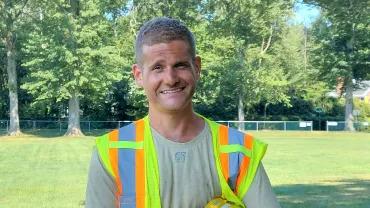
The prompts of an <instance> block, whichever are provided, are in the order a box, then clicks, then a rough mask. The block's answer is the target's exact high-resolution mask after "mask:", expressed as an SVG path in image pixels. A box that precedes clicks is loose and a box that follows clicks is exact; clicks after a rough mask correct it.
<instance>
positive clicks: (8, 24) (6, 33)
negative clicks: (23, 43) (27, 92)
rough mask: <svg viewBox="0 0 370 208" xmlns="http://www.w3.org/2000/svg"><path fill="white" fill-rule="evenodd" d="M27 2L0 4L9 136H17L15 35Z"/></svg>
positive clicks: (0, 28)
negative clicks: (7, 93) (6, 78)
mask: <svg viewBox="0 0 370 208" xmlns="http://www.w3.org/2000/svg"><path fill="white" fill-rule="evenodd" d="M27 3H28V0H18V1H12V0H5V1H2V2H0V18H1V19H0V38H1V40H2V42H3V44H4V45H5V51H6V54H7V64H6V66H7V67H6V69H7V74H8V89H9V118H10V126H9V132H8V134H9V135H19V134H20V133H21V132H20V128H19V113H18V83H17V71H16V57H17V47H16V44H17V35H18V33H19V32H20V31H19V28H20V26H21V25H22V24H24V20H25V15H24V9H25V8H26V5H27Z"/></svg>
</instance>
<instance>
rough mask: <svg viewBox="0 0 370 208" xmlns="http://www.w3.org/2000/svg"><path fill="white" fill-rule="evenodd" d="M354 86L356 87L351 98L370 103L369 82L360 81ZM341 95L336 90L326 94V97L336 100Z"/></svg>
mask: <svg viewBox="0 0 370 208" xmlns="http://www.w3.org/2000/svg"><path fill="white" fill-rule="evenodd" d="M356 86H358V87H357V88H355V90H354V91H353V97H354V98H358V99H359V100H362V101H364V102H366V103H370V80H367V81H362V82H360V83H358V84H357V85H356ZM337 88H338V87H337ZM341 94H342V93H341V92H340V90H338V89H337V90H336V91H330V92H328V93H327V94H326V95H327V96H328V97H333V98H338V97H341Z"/></svg>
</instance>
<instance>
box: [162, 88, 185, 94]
mask: <svg viewBox="0 0 370 208" xmlns="http://www.w3.org/2000/svg"><path fill="white" fill-rule="evenodd" d="M182 89H183V88H176V89H170V90H163V91H162V93H163V94H170V93H176V92H180V91H181V90H182Z"/></svg>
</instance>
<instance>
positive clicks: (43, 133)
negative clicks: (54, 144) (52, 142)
mask: <svg viewBox="0 0 370 208" xmlns="http://www.w3.org/2000/svg"><path fill="white" fill-rule="evenodd" d="M110 131H112V129H97V130H91V131H88V132H85V131H83V130H82V132H83V133H84V135H85V136H91V137H97V136H101V135H103V134H105V133H108V132H110ZM22 134H23V135H24V136H27V135H28V136H33V137H40V138H55V137H62V136H64V134H65V130H62V131H59V130H58V129H35V130H22ZM0 136H7V132H6V131H0Z"/></svg>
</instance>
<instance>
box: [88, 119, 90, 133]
mask: <svg viewBox="0 0 370 208" xmlns="http://www.w3.org/2000/svg"><path fill="white" fill-rule="evenodd" d="M88 122H89V132H91V129H90V128H91V124H90V123H91V122H90V121H88Z"/></svg>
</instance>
